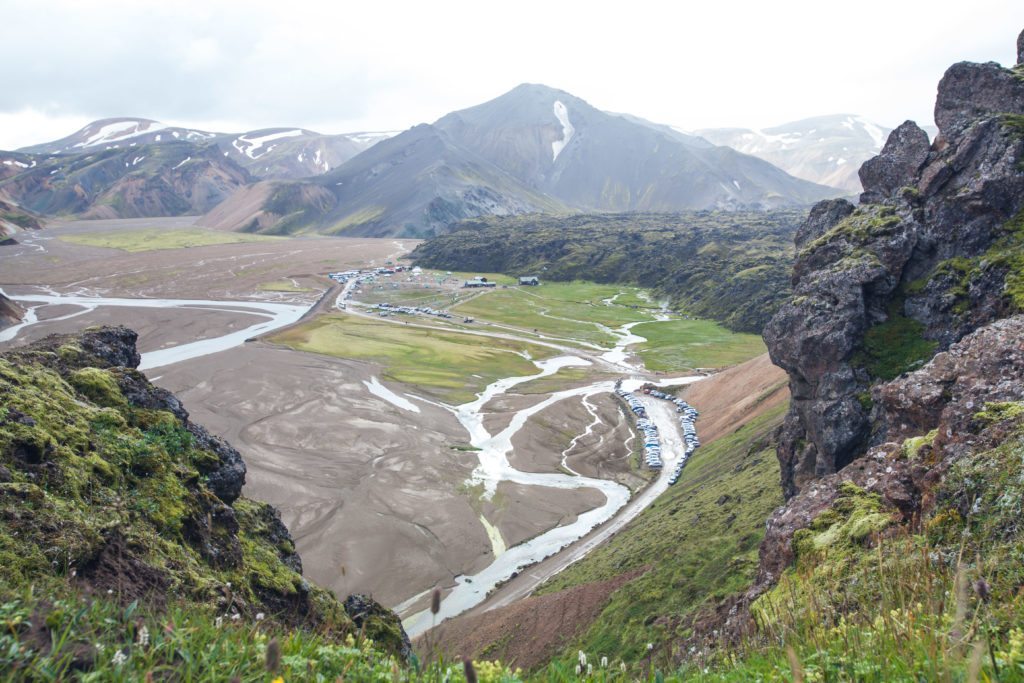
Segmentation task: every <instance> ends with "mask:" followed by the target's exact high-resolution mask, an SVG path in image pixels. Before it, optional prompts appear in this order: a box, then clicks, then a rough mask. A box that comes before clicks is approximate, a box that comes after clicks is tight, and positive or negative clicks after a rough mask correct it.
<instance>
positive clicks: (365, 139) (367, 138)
mask: <svg viewBox="0 0 1024 683" xmlns="http://www.w3.org/2000/svg"><path fill="white" fill-rule="evenodd" d="M400 132H401V131H397V130H386V131H378V132H363V133H345V137H347V138H348V139H349V140H351V141H352V142H356V143H359V144H361V145H367V146H373V145H375V144H377V143H378V142H380V141H381V140H387V139H388V138H393V137H395V136H396V135H398V134H399V133H400Z"/></svg>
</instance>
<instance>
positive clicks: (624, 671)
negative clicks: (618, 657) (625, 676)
mask: <svg viewBox="0 0 1024 683" xmlns="http://www.w3.org/2000/svg"><path fill="white" fill-rule="evenodd" d="M619 671H621V672H622V673H626V663H625V662H619Z"/></svg>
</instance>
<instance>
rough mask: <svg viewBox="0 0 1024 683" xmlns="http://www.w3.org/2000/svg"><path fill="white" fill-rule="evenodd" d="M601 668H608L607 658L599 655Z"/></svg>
mask: <svg viewBox="0 0 1024 683" xmlns="http://www.w3.org/2000/svg"><path fill="white" fill-rule="evenodd" d="M601 668H602V669H607V668H608V658H607V657H601Z"/></svg>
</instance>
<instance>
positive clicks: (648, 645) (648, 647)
mask: <svg viewBox="0 0 1024 683" xmlns="http://www.w3.org/2000/svg"><path fill="white" fill-rule="evenodd" d="M653 649H654V643H647V651H648V652H650V651H651V650H653Z"/></svg>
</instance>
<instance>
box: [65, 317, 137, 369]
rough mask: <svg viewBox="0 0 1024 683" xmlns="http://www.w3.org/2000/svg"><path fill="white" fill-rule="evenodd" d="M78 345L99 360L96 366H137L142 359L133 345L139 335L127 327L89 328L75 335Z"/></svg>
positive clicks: (92, 357) (93, 358) (92, 358)
mask: <svg viewBox="0 0 1024 683" xmlns="http://www.w3.org/2000/svg"><path fill="white" fill-rule="evenodd" d="M77 339H78V346H79V347H81V348H82V350H83V351H85V353H86V354H87V355H88V356H90V357H91V360H99V361H101V363H100V364H98V367H125V368H137V367H139V363H140V362H141V361H142V356H141V355H140V354H139V350H138V349H137V348H136V347H135V342H136V341H138V339H139V335H138V334H136V332H135V331H134V330H129V329H128V328H127V327H123V326H119V327H99V328H89V329H87V330H85V331H84V332H82V333H81V334H80V335H78V337H77Z"/></svg>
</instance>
